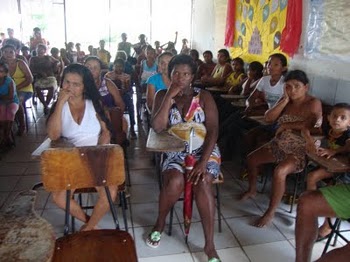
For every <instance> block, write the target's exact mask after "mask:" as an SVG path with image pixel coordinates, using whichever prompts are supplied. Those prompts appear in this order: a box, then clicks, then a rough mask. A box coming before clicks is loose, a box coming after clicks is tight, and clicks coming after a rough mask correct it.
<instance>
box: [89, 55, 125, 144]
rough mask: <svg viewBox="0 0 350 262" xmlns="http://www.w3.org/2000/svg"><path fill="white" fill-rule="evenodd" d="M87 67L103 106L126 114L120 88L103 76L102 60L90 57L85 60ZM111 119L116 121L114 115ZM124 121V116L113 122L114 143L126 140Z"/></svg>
mask: <svg viewBox="0 0 350 262" xmlns="http://www.w3.org/2000/svg"><path fill="white" fill-rule="evenodd" d="M85 66H86V67H87V68H88V69H89V70H90V72H91V74H92V76H93V78H94V81H95V85H96V87H97V90H98V91H99V93H100V95H101V97H102V105H103V106H104V107H105V108H108V109H112V108H115V107H118V108H119V109H120V111H121V112H124V110H125V104H124V102H123V99H122V97H121V95H120V92H119V90H118V87H117V86H116V85H115V84H114V83H113V82H112V80H110V79H109V78H105V77H104V75H103V74H102V62H101V60H100V59H99V58H98V57H97V56H89V57H87V58H86V60H85ZM110 113H112V112H110ZM111 117H112V118H113V119H114V115H113V116H112V115H111ZM123 120H124V117H123V116H118V119H115V121H112V126H113V131H114V132H113V133H112V135H113V136H112V140H113V143H118V142H121V141H124V140H125V136H126V133H127V130H125V131H124V132H123V125H122V123H123ZM121 125H122V126H121Z"/></svg>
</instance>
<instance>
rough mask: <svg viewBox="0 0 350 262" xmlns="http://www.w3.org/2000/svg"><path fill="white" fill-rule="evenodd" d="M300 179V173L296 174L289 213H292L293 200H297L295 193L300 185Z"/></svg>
mask: <svg viewBox="0 0 350 262" xmlns="http://www.w3.org/2000/svg"><path fill="white" fill-rule="evenodd" d="M300 177H301V174H300V173H298V174H296V179H295V183H294V191H293V198H292V203H291V204H290V210H289V213H293V207H294V202H295V199H296V198H297V191H298V184H299V183H300V181H299V180H300Z"/></svg>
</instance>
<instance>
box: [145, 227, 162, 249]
mask: <svg viewBox="0 0 350 262" xmlns="http://www.w3.org/2000/svg"><path fill="white" fill-rule="evenodd" d="M161 236H162V234H161V233H160V232H159V231H152V232H151V233H150V234H149V235H148V237H147V239H146V244H147V245H148V246H149V247H152V248H157V247H158V246H159V242H160V237H161Z"/></svg>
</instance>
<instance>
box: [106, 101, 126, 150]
mask: <svg viewBox="0 0 350 262" xmlns="http://www.w3.org/2000/svg"><path fill="white" fill-rule="evenodd" d="M108 112H109V117H110V119H111V123H112V127H113V134H112V142H113V143H115V144H118V145H123V144H124V143H125V141H126V133H125V132H124V130H123V115H124V112H122V111H121V110H120V108H119V107H113V108H109V109H108Z"/></svg>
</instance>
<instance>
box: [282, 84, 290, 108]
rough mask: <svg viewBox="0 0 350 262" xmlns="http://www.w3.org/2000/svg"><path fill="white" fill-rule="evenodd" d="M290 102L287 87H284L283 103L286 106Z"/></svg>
mask: <svg viewBox="0 0 350 262" xmlns="http://www.w3.org/2000/svg"><path fill="white" fill-rule="evenodd" d="M289 100H290V98H289V95H288V93H287V87H286V85H284V87H283V101H284V102H285V103H286V104H288V102H289Z"/></svg>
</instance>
